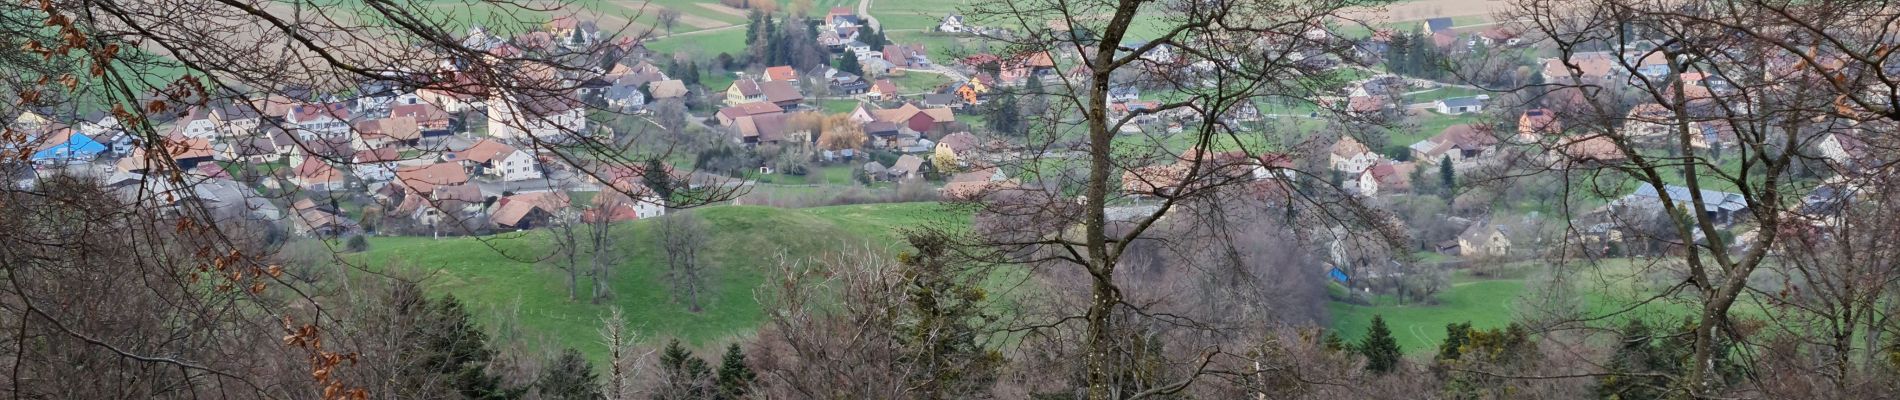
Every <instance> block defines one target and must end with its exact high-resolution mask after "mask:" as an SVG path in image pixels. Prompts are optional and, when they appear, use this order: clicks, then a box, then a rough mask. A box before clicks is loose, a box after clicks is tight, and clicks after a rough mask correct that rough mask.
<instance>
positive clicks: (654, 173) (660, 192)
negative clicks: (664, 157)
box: [640, 158, 678, 206]
mask: <svg viewBox="0 0 1900 400" xmlns="http://www.w3.org/2000/svg"><path fill="white" fill-rule="evenodd" d="M640 179H641V180H643V181H646V186H647V188H648V189H653V194H654V195H657V196H659V197H660V200H661V201H662V202H663V203H662V204H660V206H666V205H667V204H666V203H664V202H669V201H672V200H673V189H674V188H677V187H678V183H677V182H673V176H672V175H668V174H667V171H666V163H665V162H663V161H660V159H657V158H656V159H651V160H647V163H646V167H645V168H642V171H640Z"/></svg>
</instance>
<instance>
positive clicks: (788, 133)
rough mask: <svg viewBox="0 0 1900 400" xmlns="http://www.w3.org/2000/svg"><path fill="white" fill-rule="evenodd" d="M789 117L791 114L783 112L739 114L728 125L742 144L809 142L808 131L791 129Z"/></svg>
mask: <svg viewBox="0 0 1900 400" xmlns="http://www.w3.org/2000/svg"><path fill="white" fill-rule="evenodd" d="M791 119H792V114H783V113H775V114H763V115H749V116H740V117H738V118H734V119H733V120H732V124H731V125H729V126H731V127H732V130H733V133H734V134H736V135H737V137H736V138H735V139H736V140H737V141H738V142H739V143H743V144H748V145H757V144H782V143H794V144H810V143H811V139H812V137H811V136H812V135H811V133H810V131H796V132H794V131H792V130H791V129H789V128H790V127H789V124H788V122H789V121H790V120H791Z"/></svg>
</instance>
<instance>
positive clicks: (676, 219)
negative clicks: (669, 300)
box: [659, 212, 712, 312]
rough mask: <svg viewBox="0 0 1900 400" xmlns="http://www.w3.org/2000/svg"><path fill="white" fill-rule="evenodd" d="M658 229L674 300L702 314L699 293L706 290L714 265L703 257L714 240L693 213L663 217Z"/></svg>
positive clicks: (680, 213)
mask: <svg viewBox="0 0 1900 400" xmlns="http://www.w3.org/2000/svg"><path fill="white" fill-rule="evenodd" d="M659 228H660V249H661V251H664V252H666V281H667V284H668V285H669V286H671V287H672V289H673V300H674V301H684V302H686V307H687V309H688V310H691V311H692V312H699V311H700V294H701V293H702V292H705V291H706V290H707V288H706V285H707V279H708V278H709V277H710V276H709V275H711V274H712V266H711V265H710V264H708V261H707V260H706V259H705V258H704V257H701V254H700V253H701V252H703V251H705V249H706V241H707V240H709V239H711V238H710V236H709V235H708V232H707V230H706V222H705V221H704V220H702V219H700V218H699V216H698V215H695V214H693V213H692V212H677V213H673V214H671V215H667V216H666V217H663V218H661V219H660V227H659Z"/></svg>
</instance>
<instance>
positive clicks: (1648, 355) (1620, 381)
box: [1597, 319, 1673, 399]
mask: <svg viewBox="0 0 1900 400" xmlns="http://www.w3.org/2000/svg"><path fill="white" fill-rule="evenodd" d="M1654 335H1655V332H1653V331H1651V329H1650V328H1649V326H1648V325H1646V324H1644V323H1643V321H1642V320H1636V319H1632V320H1630V321H1629V323H1627V324H1624V325H1623V329H1622V331H1621V332H1619V338H1618V340H1617V347H1616V353H1613V354H1611V355H1610V362H1609V365H1606V366H1605V367H1606V369H1608V371H1607V372H1608V373H1607V374H1604V375H1603V376H1602V377H1600V378H1597V397H1599V398H1604V399H1660V398H1663V396H1664V394H1665V393H1667V390H1668V388H1669V382H1668V380H1667V378H1666V377H1655V376H1638V375H1636V374H1640V373H1645V372H1652V371H1656V372H1662V371H1668V370H1670V369H1673V368H1667V366H1668V365H1669V364H1673V362H1665V361H1667V360H1661V359H1660V358H1663V357H1664V356H1663V354H1661V353H1662V350H1663V349H1659V348H1658V347H1657V343H1656V341H1655V336H1654Z"/></svg>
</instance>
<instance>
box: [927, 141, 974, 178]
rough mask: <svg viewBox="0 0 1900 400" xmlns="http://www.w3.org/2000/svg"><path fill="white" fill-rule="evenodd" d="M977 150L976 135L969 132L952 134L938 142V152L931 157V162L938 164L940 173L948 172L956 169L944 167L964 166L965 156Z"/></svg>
mask: <svg viewBox="0 0 1900 400" xmlns="http://www.w3.org/2000/svg"><path fill="white" fill-rule="evenodd" d="M975 150H976V135H972V134H970V133H969V132H957V133H952V134H949V135H945V136H944V137H943V139H942V140H938V141H937V148H936V152H935V154H934V155H932V156H931V157H930V161H931V163H933V164H938V165H937V167H938V171H948V170H951V169H954V168H944V167H951V166H955V167H961V166H963V164H964V160H963V156H966V155H969V153H972V152H974V151H975Z"/></svg>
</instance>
